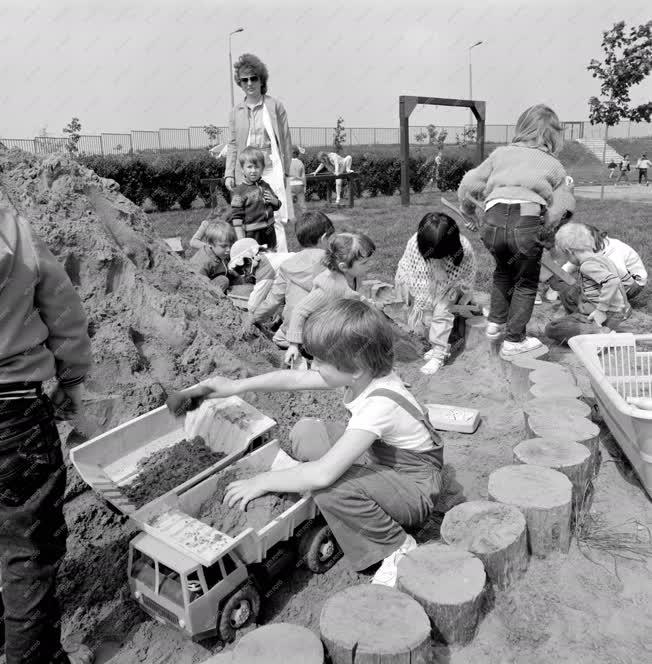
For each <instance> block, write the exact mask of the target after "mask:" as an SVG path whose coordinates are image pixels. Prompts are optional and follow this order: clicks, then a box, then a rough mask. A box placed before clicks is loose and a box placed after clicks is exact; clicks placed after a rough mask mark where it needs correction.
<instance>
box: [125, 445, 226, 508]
mask: <svg viewBox="0 0 652 664" xmlns="http://www.w3.org/2000/svg"><path fill="white" fill-rule="evenodd" d="M225 456H226V455H225V454H224V452H214V451H213V450H211V448H210V447H208V446H207V445H206V442H205V441H204V439H203V438H202V437H201V436H195V437H194V438H192V439H190V440H187V439H185V438H184V439H183V440H180V441H179V442H178V443H176V444H175V445H172V446H171V447H166V448H165V449H163V450H158V451H157V452H154V453H153V454H150V455H149V456H148V457H145V458H144V459H141V460H140V461H139V462H138V466H137V469H138V476H137V477H136V479H135V480H134V481H133V482H131V483H130V484H127V485H126V486H124V487H123V488H122V491H123V492H124V494H125V495H126V496H127V498H129V500H130V501H131V502H132V503H133V504H134V505H135V506H136V507H137V508H141V507H142V506H143V505H145V504H146V503H148V502H150V501H151V500H154V499H155V498H158V497H159V496H162V495H163V494H164V493H166V492H168V491H171V490H172V489H174V488H175V487H177V486H179V485H180V484H183V483H184V482H186V481H188V480H189V479H190V478H192V477H194V476H195V475H197V474H198V473H200V472H201V471H202V470H205V469H206V468H208V467H209V466H212V465H213V464H216V463H217V462H218V461H220V460H221V459H223V458H224V457H225Z"/></svg>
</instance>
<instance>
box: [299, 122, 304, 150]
mask: <svg viewBox="0 0 652 664" xmlns="http://www.w3.org/2000/svg"><path fill="white" fill-rule="evenodd" d="M298 129H299V145H300V146H301V147H303V142H302V141H301V127H298Z"/></svg>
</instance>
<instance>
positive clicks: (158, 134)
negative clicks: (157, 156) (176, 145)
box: [156, 129, 162, 152]
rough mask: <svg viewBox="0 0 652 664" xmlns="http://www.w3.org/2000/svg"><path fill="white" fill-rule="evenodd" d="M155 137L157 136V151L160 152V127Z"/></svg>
mask: <svg viewBox="0 0 652 664" xmlns="http://www.w3.org/2000/svg"><path fill="white" fill-rule="evenodd" d="M156 137H157V138H158V151H159V152H161V150H162V148H161V130H160V129H158V130H157V131H156Z"/></svg>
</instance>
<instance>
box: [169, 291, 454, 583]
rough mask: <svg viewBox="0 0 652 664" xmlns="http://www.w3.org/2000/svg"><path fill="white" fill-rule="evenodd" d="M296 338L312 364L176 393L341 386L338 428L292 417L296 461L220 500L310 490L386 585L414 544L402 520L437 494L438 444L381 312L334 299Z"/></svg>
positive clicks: (426, 509) (233, 502) (354, 559)
mask: <svg viewBox="0 0 652 664" xmlns="http://www.w3.org/2000/svg"><path fill="white" fill-rule="evenodd" d="M303 341H304V344H305V346H306V349H307V350H308V352H309V353H310V354H312V355H314V356H315V357H316V358H317V359H318V360H319V365H318V366H319V368H318V370H317V371H290V370H284V371H272V372H270V373H266V374H262V375H260V376H254V377H252V378H245V379H240V380H229V379H227V378H215V379H209V380H206V381H203V382H202V383H200V384H199V385H197V386H195V387H193V388H190V389H188V390H185V391H184V392H182V393H181V394H182V395H183V396H185V397H187V398H189V399H192V398H197V397H200V398H201V397H204V398H206V397H208V398H212V397H220V398H221V397H228V396H231V395H234V394H243V393H244V392H257V391H267V392H281V391H285V390H287V391H295V390H327V389H342V392H343V399H344V406H345V407H346V409H347V410H348V411H349V412H350V413H351V418H350V420H349V422H348V424H347V425H346V426H345V425H344V424H341V423H338V422H324V421H322V420H320V419H312V418H307V419H302V420H300V421H299V422H297V424H296V425H295V426H294V428H293V429H292V431H291V433H290V440H291V443H292V452H293V456H294V457H295V459H297V460H299V461H301V462H303V463H300V464H297V465H296V466H295V467H293V468H290V469H287V470H274V471H269V472H265V473H261V474H260V475H257V476H256V477H253V478H251V479H248V480H240V481H237V482H233V483H231V484H230V485H229V486H228V488H227V491H226V495H225V498H224V502H225V503H226V504H228V505H229V506H230V507H234V506H239V507H240V508H241V509H244V508H245V507H246V505H247V503H248V502H249V501H251V500H253V499H255V498H257V497H259V496H262V495H263V494H266V493H306V492H312V495H313V497H314V500H315V502H316V503H317V506H318V507H319V510H320V512H321V513H322V514H323V516H324V518H325V519H326V521H327V522H328V525H329V526H330V528H331V530H332V531H333V534H334V535H335V537H336V539H337V541H338V543H339V544H340V547H341V548H342V551H343V552H344V555H345V556H346V557H347V559H348V561H349V562H350V564H351V566H352V567H353V569H355V570H357V571H361V570H364V569H366V568H368V567H370V566H372V565H374V564H376V563H379V562H382V564H381V565H380V567H379V569H378V570H377V571H376V573H375V575H374V577H373V583H379V584H384V585H389V586H393V585H394V584H395V582H396V566H397V563H398V561H399V560H400V558H401V557H402V556H403V555H405V553H406V552H408V551H410V550H412V549H414V548H415V547H416V542H415V540H414V539H413V538H412V537H411V536H410V535H408V534H406V532H405V530H404V529H403V526H406V527H415V526H418V525H420V524H421V523H423V522H424V521H425V520H426V519H427V518H428V516H429V515H430V513H431V512H432V510H433V508H434V501H435V499H436V497H437V495H438V494H439V492H440V489H441V479H440V473H441V468H442V465H443V445H442V442H441V440H440V438H439V436H438V434H437V432H436V431H435V430H434V429H433V427H432V425H431V424H430V421H429V419H428V415H427V411H426V410H424V409H423V408H422V407H421V406H420V405H419V402H418V401H417V400H416V399H415V398H414V396H412V394H411V393H410V392H409V391H408V390H407V389H406V388H405V387H404V385H403V382H402V381H401V379H400V378H399V377H398V376H397V375H396V373H394V371H393V361H394V351H393V345H392V330H391V327H390V325H389V323H388V322H387V320H386V319H385V318H384V316H383V315H382V313H380V312H379V311H377V310H376V309H374V308H373V307H372V306H370V305H368V304H366V303H364V302H360V301H357V300H351V299H339V300H336V301H334V302H331V303H330V304H329V305H327V306H325V307H324V308H322V309H320V310H319V311H318V312H316V313H314V314H312V315H311V316H310V317H309V318H308V319H307V321H306V324H305V327H304V336H303ZM363 454H366V460H365V464H364V465H360V464H359V463H357V460H358V459H359V457H360V456H361V455H363Z"/></svg>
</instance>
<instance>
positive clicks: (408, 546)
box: [371, 535, 417, 588]
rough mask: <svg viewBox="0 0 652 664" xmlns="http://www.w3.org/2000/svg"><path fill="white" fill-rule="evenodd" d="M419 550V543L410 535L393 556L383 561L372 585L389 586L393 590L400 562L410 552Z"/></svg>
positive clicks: (372, 580)
mask: <svg viewBox="0 0 652 664" xmlns="http://www.w3.org/2000/svg"><path fill="white" fill-rule="evenodd" d="M416 548H417V543H416V540H415V539H414V537H412V535H408V536H407V537H406V538H405V542H403V545H402V546H401V547H400V548H399V549H397V550H396V551H394V553H392V555H391V556H387V558H385V560H383V564H382V565H381V566H380V567H379V568H378V570H377V571H376V573H375V574H374V578H373V579H371V583H376V584H378V585H380V586H389V587H390V588H393V587H394V586H395V585H396V575H397V573H398V563H399V560H401V558H402V557H403V556H404V555H405V554H406V553H408V552H410V551H413V550H414V549H416Z"/></svg>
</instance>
